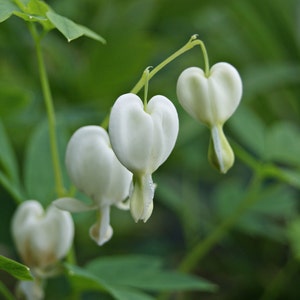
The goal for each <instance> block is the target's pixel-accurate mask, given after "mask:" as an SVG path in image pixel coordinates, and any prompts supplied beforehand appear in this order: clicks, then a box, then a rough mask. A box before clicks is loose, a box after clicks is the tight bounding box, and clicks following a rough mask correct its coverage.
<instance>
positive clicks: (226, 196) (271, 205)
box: [214, 180, 297, 241]
mask: <svg viewBox="0 0 300 300" xmlns="http://www.w3.org/2000/svg"><path fill="white" fill-rule="evenodd" d="M244 197H245V189H244V187H243V185H242V184H241V183H240V182H239V181H237V180H235V181H226V182H224V183H223V184H219V185H218V187H217V188H216V190H215V193H214V203H215V204H216V210H217V213H218V215H219V217H220V218H221V219H226V218H227V217H229V216H230V215H231V214H232V213H233V211H234V210H235V209H236V208H237V206H238V205H239V204H240V202H241V201H242V200H243V199H244ZM258 197H259V198H258V199H257V201H256V202H255V204H253V205H252V207H250V208H249V209H248V210H247V212H245V213H244V214H243V215H241V217H240V219H239V221H238V222H237V224H236V228H237V229H238V230H240V231H243V232H245V233H247V234H251V235H253V234H255V235H259V236H264V237H268V238H272V239H274V240H277V241H283V239H284V236H285V234H284V230H285V228H284V226H283V225H282V221H286V220H291V219H293V218H294V216H295V211H296V210H297V208H296V207H297V201H296V199H295V195H294V193H293V192H292V191H291V190H290V189H288V188H287V187H286V186H285V185H274V186H272V185H270V187H268V188H264V190H263V191H262V192H261V193H260V194H259V196H258Z"/></svg>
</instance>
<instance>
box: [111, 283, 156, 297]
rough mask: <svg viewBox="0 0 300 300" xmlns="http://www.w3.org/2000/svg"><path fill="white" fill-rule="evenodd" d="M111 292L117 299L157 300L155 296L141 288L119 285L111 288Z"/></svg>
mask: <svg viewBox="0 0 300 300" xmlns="http://www.w3.org/2000/svg"><path fill="white" fill-rule="evenodd" d="M110 294H111V295H112V296H113V297H114V298H115V299H116V300H155V298H154V297H151V296H149V295H147V294H145V293H143V292H141V291H139V290H136V289H130V288H124V287H117V286H114V287H113V288H111V291H110Z"/></svg>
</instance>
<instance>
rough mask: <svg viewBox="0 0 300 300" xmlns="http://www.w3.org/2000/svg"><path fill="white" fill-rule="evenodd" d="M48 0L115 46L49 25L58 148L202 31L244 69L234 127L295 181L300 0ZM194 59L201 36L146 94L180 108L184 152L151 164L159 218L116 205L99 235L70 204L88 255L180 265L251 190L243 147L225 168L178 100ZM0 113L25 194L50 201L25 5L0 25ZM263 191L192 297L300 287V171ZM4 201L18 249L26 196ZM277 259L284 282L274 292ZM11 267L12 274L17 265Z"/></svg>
mask: <svg viewBox="0 0 300 300" xmlns="http://www.w3.org/2000/svg"><path fill="white" fill-rule="evenodd" d="M47 3H49V4H50V5H51V6H52V7H53V8H54V9H55V10H56V11H57V12H58V13H60V14H62V15H65V16H67V17H69V18H70V19H72V20H74V21H76V22H77V23H80V24H84V25H86V26H87V27H89V28H91V29H92V30H94V31H96V32H97V33H99V34H101V35H102V36H103V37H104V38H105V39H106V40H107V45H105V46H104V45H102V44H100V43H98V42H96V41H93V40H90V39H88V38H80V39H78V40H76V41H73V42H71V43H67V41H66V40H65V38H64V37H63V36H62V35H61V34H60V33H59V32H57V31H52V32H51V33H49V34H48V35H47V36H46V38H45V39H44V41H43V50H44V55H45V59H46V63H47V69H48V72H49V79H50V84H51V88H52V92H53V98H54V101H55V103H54V104H55V109H56V112H57V126H58V134H59V140H60V152H61V159H62V161H63V157H64V150H65V146H66V143H67V141H68V138H69V137H70V136H71V134H72V133H73V132H74V131H75V130H76V129H77V128H79V127H80V126H83V125H88V124H101V122H102V121H103V119H104V118H105V116H106V115H107V114H108V113H109V110H110V107H111V106H112V104H113V103H114V101H115V100H116V98H117V97H118V96H119V95H121V94H123V93H127V92H129V91H130V90H131V88H132V87H133V86H134V85H135V83H136V82H137V81H138V79H139V78H140V76H141V74H142V72H143V70H144V69H145V68H146V67H148V66H156V65H157V64H158V63H160V62H161V61H162V60H164V59H165V58H166V57H168V56H169V55H170V54H172V53H173V52H174V51H176V50H177V49H179V48H180V47H181V46H182V45H183V44H185V43H186V42H187V41H188V39H189V38H190V36H191V35H193V34H195V33H197V34H198V35H199V38H200V39H202V40H203V41H204V43H205V44H206V47H207V51H208V55H209V59H210V64H211V65H213V64H214V63H216V62H220V61H226V62H229V63H231V64H232V65H234V66H235V67H236V68H237V69H238V70H239V72H240V74H241V77H242V79H243V84H244V92H243V99H242V102H241V105H240V107H239V108H238V110H237V112H236V113H235V115H234V116H233V117H232V118H231V119H230V120H229V121H228V123H227V124H226V126H225V132H226V134H227V136H228V137H229V139H230V140H231V141H232V142H233V145H236V144H237V145H238V146H239V147H242V148H243V149H244V150H245V151H246V153H248V154H249V155H251V157H253V158H254V159H255V160H256V161H257V162H261V163H262V164H263V163H272V164H273V163H275V164H276V165H279V166H281V167H285V168H288V169H289V170H292V171H293V172H294V175H295V176H294V177H293V178H295V181H297V180H300V175H299V174H300V173H299V172H300V171H299V170H300V158H299V156H300V121H299V120H300V119H299V117H300V88H299V81H300V61H299V56H300V55H299V53H300V52H299V50H300V49H299V46H300V21H299V20H300V2H299V1H297V0H285V1H283V0H264V1H260V0H215V1H202V0H185V1H180V0H85V1H82V0H63V1H61V0H52V1H47ZM189 66H199V67H203V58H202V54H201V51H200V49H199V48H194V49H193V50H191V51H189V52H187V53H185V54H184V55H182V56H181V57H180V58H178V59H177V60H175V61H174V62H172V63H171V64H170V65H168V66H167V67H166V68H165V69H163V70H162V71H161V72H159V73H158V74H157V75H156V76H155V77H154V78H153V79H152V80H151V82H150V85H149V96H150V97H151V96H153V95H156V94H162V95H165V96H166V97H168V98H169V99H171V100H172V101H173V103H174V104H175V105H176V107H177V108H178V113H179V117H180V132H179V138H178V141H177V144H176V147H175V149H174V152H173V153H172V155H171V156H170V158H169V160H168V161H167V162H166V163H165V164H164V165H163V166H162V167H161V168H160V169H159V170H158V171H157V172H156V173H155V174H154V176H153V177H154V181H155V182H157V185H158V187H157V191H156V196H155V209H154V213H153V215H152V217H151V218H150V220H149V221H148V222H147V223H146V224H143V223H138V224H135V223H134V222H133V220H132V219H131V217H130V215H129V214H127V213H124V212H122V211H117V210H116V209H115V210H113V211H112V226H113V228H114V236H113V238H112V240H111V241H110V242H109V243H108V244H106V245H105V246H103V247H101V248H99V247H98V246H96V245H95V244H94V242H93V241H92V240H90V239H89V237H88V228H89V227H90V226H91V224H92V223H93V219H94V215H93V213H91V214H90V213H83V214H77V215H74V219H75V222H76V238H75V251H76V255H77V259H78V263H79V264H80V265H83V264H84V263H86V262H87V261H89V260H90V259H92V258H95V257H99V256H102V255H103V256H104V255H114V254H130V253H132V254H135V253H143V254H152V255H158V256H161V257H164V258H165V261H166V264H167V265H168V266H169V267H170V268H176V266H178V264H179V262H180V260H181V259H182V258H183V257H184V256H185V254H186V253H187V251H189V249H191V248H192V247H193V246H194V245H195V244H196V243H198V242H199V241H200V240H201V239H203V238H204V237H206V236H207V235H208V234H209V233H210V232H211V231H212V230H214V228H216V226H218V224H220V222H221V221H222V220H224V218H226V217H227V216H228V215H229V214H230V213H231V211H232V210H233V209H234V207H235V205H237V203H238V202H239V201H240V199H242V198H243V193H245V191H246V190H247V184H248V182H249V180H250V178H251V176H252V174H253V170H252V169H251V167H249V166H248V165H246V164H245V163H244V161H243V160H242V159H240V158H239V157H237V158H236V163H235V165H234V167H233V168H232V169H231V170H230V171H229V172H228V174H226V175H220V174H219V173H218V172H217V171H216V170H214V169H213V168H211V166H210V165H209V163H208V161H207V148H208V142H209V132H208V130H207V128H205V127H204V126H203V125H201V124H198V123H197V122H196V121H194V120H193V119H191V118H190V117H189V116H188V115H187V114H186V113H185V112H184V111H183V109H182V108H181V107H180V106H179V105H178V101H177V97H176V80H177V78H178V76H179V74H180V73H181V72H182V71H183V70H184V69H185V68H187V67H189ZM0 118H1V121H2V123H3V125H4V127H5V130H6V131H7V134H8V137H9V139H10V140H11V143H12V146H13V148H14V151H15V153H16V155H17V158H18V163H19V168H20V176H21V181H22V182H24V191H25V192H24V193H25V194H26V196H27V197H28V198H30V199H37V200H39V201H41V202H42V203H43V204H44V205H45V206H46V205H47V204H49V203H50V202H51V201H52V200H54V199H55V194H54V191H53V178H52V167H51V162H50V160H49V148H48V142H47V141H48V137H47V126H46V113H45V107H44V102H43V99H42V94H41V88H40V82H39V78H38V72H37V64H36V59H35V53H34V48H33V43H32V40H31V37H30V35H29V33H28V31H27V28H26V26H25V25H24V22H23V21H22V20H19V19H17V18H16V17H13V18H10V19H9V20H7V21H6V22H4V23H1V24H0ZM0 150H1V148H0ZM297 176H298V177H297ZM65 180H66V182H68V179H67V176H66V179H65ZM67 184H69V183H67ZM261 198H262V199H261V201H259V202H258V203H259V204H257V205H256V206H255V207H254V208H253V209H252V210H251V212H249V213H247V214H246V215H244V216H243V218H241V220H240V221H239V222H238V224H236V226H234V228H233V229H232V230H230V232H229V233H228V234H227V235H226V236H225V237H224V238H223V239H222V240H221V241H220V242H219V243H218V244H217V246H215V247H213V249H212V250H211V251H210V252H209V253H208V254H207V256H206V257H205V259H204V260H202V261H201V262H200V263H199V265H197V266H196V267H195V273H196V274H198V275H200V276H203V277H204V278H207V279H209V280H211V281H213V282H215V283H216V284H218V285H219V291H218V292H217V293H216V294H208V293H207V294H200V295H201V296H200V295H199V294H197V293H195V294H193V293H191V294H190V295H189V297H188V299H200V297H201V299H206V300H217V299H222V300H240V299H251V300H253V299H262V300H266V299H285V300H287V299H291V300H292V299H295V300H296V299H299V297H300V287H299V282H300V274H299V270H300V268H299V264H298V262H297V259H296V258H292V263H291V262H290V261H291V257H296V255H294V254H295V252H293V249H294V248H293V247H292V246H291V241H290V240H289V238H288V236H289V234H288V232H289V228H290V227H289V224H290V222H291V221H293V220H297V218H298V211H299V200H300V197H299V184H298V187H297V183H295V184H294V185H293V186H292V185H288V184H285V183H282V182H281V181H279V180H276V179H270V180H269V181H267V182H265V188H264V190H263V191H262V193H261ZM0 203H1V209H0V223H1V224H0V252H1V253H2V254H5V255H7V256H10V257H13V258H17V254H16V253H15V249H14V246H13V242H12V240H11V236H10V230H9V228H10V219H11V216H12V213H13V211H14V210H15V207H16V205H15V203H14V201H13V200H12V198H11V196H10V195H9V194H8V193H7V192H6V191H5V189H3V188H1V200H0ZM299 238H300V232H299ZM293 253H294V254H293ZM280 272H282V274H283V275H282V278H281V279H280V280H279V282H280V284H278V291H277V290H276V291H275V292H274V293H273V294H272V293H271V294H272V295H271V296H268V295H269V294H270V292H268V289H270V288H268V287H269V286H270V284H272V283H274V279H275V278H278V277H276V276H277V275H278V274H280ZM0 275H1V278H2V277H5V276H4V275H3V274H2V273H1V274H0ZM4 280H5V282H6V283H7V284H8V285H11V286H13V284H14V282H13V280H12V279H11V278H10V279H7V278H5V279H4ZM51 284H53V285H57V284H58V282H57V281H55V280H54V281H53V283H50V286H51ZM275 286H276V285H275ZM91 297H92V296H91ZM268 297H269V298H268ZM90 299H92V298H90Z"/></svg>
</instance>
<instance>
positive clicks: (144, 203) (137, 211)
mask: <svg viewBox="0 0 300 300" xmlns="http://www.w3.org/2000/svg"><path fill="white" fill-rule="evenodd" d="M178 129H179V121H178V115H177V111H176V109H175V107H174V105H173V103H172V102H171V101H170V100H168V99H167V98H166V97H164V96H154V97H153V98H152V99H150V101H149V102H148V104H147V105H145V107H144V104H143V102H142V101H141V99H140V98H139V97H138V96H137V95H135V94H131V93H129V94H125V95H122V96H120V97H119V98H118V99H117V101H116V102H115V104H114V105H113V107H112V110H111V114H110V122H109V135H110V139H111V144H112V147H113V150H114V152H115V153H116V156H117V157H118V159H119V160H120V162H121V163H122V164H123V165H124V166H125V167H126V168H127V169H128V170H130V171H131V172H132V173H133V174H134V181H133V191H132V193H131V197H130V209H131V214H132V216H133V218H134V219H135V221H138V220H140V219H141V220H144V221H147V219H148V218H149V217H150V215H151V212H152V208H153V197H154V184H153V181H152V178H151V174H152V173H153V172H154V171H155V170H156V169H157V168H158V167H159V166H160V165H161V164H162V163H163V162H164V161H165V160H166V159H167V158H168V157H169V155H170V153H171V151H172V150H173V148H174V145H175V142H176V139H177V135H178ZM135 189H136V190H135ZM137 196H138V197H137ZM150 208H151V209H150Z"/></svg>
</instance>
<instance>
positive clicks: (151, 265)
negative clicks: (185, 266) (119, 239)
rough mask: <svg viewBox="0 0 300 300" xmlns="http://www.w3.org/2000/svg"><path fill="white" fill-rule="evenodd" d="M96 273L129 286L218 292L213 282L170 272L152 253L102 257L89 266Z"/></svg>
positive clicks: (111, 281) (88, 268)
mask: <svg viewBox="0 0 300 300" xmlns="http://www.w3.org/2000/svg"><path fill="white" fill-rule="evenodd" d="M86 268H87V270H89V271H90V272H91V273H92V274H94V275H95V276H97V277H99V278H103V280H105V281H106V282H107V283H109V284H110V285H111V286H114V285H118V286H128V287H133V288H138V289H142V290H147V291H182V290H199V291H210V292H211V291H214V290H215V289H216V286H215V285H213V284H212V283H210V282H208V281H206V280H204V279H202V278H199V277H194V276H191V275H187V274H183V273H179V272H176V271H166V270H164V269H163V268H162V262H161V260H159V259H158V258H156V257H151V256H123V257H116V256H114V257H108V258H100V259H96V260H94V261H92V262H90V263H89V264H88V265H87V266H86Z"/></svg>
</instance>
